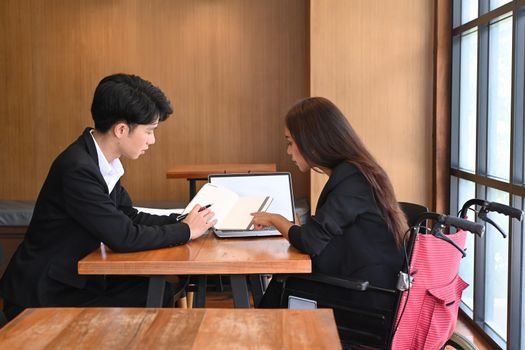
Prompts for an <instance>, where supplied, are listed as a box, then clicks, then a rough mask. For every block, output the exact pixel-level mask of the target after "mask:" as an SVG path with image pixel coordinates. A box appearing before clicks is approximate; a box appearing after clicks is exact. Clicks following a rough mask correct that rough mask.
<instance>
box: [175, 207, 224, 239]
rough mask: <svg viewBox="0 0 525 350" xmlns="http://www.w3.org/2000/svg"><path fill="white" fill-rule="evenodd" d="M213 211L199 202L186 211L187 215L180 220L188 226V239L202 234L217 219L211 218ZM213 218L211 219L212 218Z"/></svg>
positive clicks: (213, 214)
mask: <svg viewBox="0 0 525 350" xmlns="http://www.w3.org/2000/svg"><path fill="white" fill-rule="evenodd" d="M214 216H215V213H214V212H213V211H211V209H209V208H204V207H201V206H200V205H199V204H197V205H195V206H194V207H193V209H192V210H191V211H190V212H189V213H188V216H186V218H185V219H184V220H182V222H184V223H185V224H187V225H188V226H189V227H190V239H196V238H199V237H200V236H202V235H203V234H204V233H205V232H206V231H208V230H209V228H210V227H212V226H213V225H215V224H216V223H217V219H213V217H214ZM212 219H213V220H212Z"/></svg>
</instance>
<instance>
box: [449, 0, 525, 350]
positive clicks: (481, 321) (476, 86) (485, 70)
mask: <svg viewBox="0 0 525 350" xmlns="http://www.w3.org/2000/svg"><path fill="white" fill-rule="evenodd" d="M452 33H453V38H452V104H451V106H452V110H451V118H452V119H451V145H450V149H451V164H450V180H451V181H450V184H451V186H450V200H451V203H450V208H451V212H452V213H453V214H456V213H457V211H458V210H459V209H460V208H461V205H462V204H463V203H464V202H465V201H466V200H468V199H470V198H474V197H475V198H481V199H485V200H487V201H491V202H499V203H504V204H507V205H512V206H514V207H516V208H519V209H522V210H523V209H524V208H525V207H524V200H523V198H525V142H524V135H525V122H524V119H525V118H524V109H525V102H524V100H525V97H524V96H525V1H524V0H513V1H511V0H453V31H452ZM489 217H490V218H491V219H492V220H493V221H494V222H495V223H496V224H497V225H498V226H500V227H501V228H502V229H503V231H505V233H507V234H508V235H507V238H504V237H503V236H502V235H501V233H499V232H498V230H497V229H495V228H493V227H492V226H490V225H487V226H486V231H485V235H484V236H483V237H481V238H479V237H473V236H472V237H468V239H467V243H466V248H467V254H468V255H467V257H466V258H465V259H464V260H463V261H462V263H461V266H460V275H461V276H462V278H463V279H464V280H465V281H466V282H467V283H469V284H470V287H469V288H468V289H466V290H465V292H464V293H463V297H462V305H461V308H462V310H463V311H465V313H466V314H467V315H469V316H470V317H471V318H472V319H473V320H474V321H475V322H476V323H477V324H478V325H479V326H480V327H481V329H482V330H483V331H485V332H486V333H487V335H489V336H490V337H491V338H492V339H493V340H494V342H495V343H496V344H498V345H499V346H500V347H501V348H507V349H525V298H523V297H522V295H525V284H524V283H522V281H525V257H524V256H523V255H524V254H523V252H524V251H525V249H524V247H523V244H525V240H524V239H522V238H521V237H522V235H523V234H524V233H525V224H523V223H517V222H512V221H511V220H509V219H508V218H507V217H506V216H503V215H500V214H498V213H491V214H489ZM469 219H471V220H476V219H477V218H474V217H469Z"/></svg>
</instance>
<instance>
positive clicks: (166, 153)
mask: <svg viewBox="0 0 525 350" xmlns="http://www.w3.org/2000/svg"><path fill="white" fill-rule="evenodd" d="M306 7H307V4H306V2H305V1H304V0H287V1H281V0H268V1H255V0H250V1H245V0H229V1H226V0H213V1H212V0H200V1H192V0H184V1H182V0H179V1H174V0H150V1H140V0H126V1H124V0H121V1H118V0H115V1H106V0H90V1H83V0H53V1H40V0H4V1H1V2H0V23H1V25H0V53H1V54H0V128H1V131H2V137H1V138H0V168H1V169H2V181H1V182H0V198H1V199H35V198H36V195H37V193H38V191H39V189H40V186H41V184H42V182H43V180H44V178H45V176H46V175H47V171H48V169H49V166H50V163H51V161H52V160H53V159H54V158H55V157H56V155H57V154H58V153H59V152H60V151H61V150H62V149H63V148H64V147H66V146H67V145H68V144H69V143H70V142H72V141H73V140H74V139H75V138H76V137H77V136H78V135H79V134H80V133H81V132H82V131H83V128H84V127H86V126H91V125H92V122H91V117H90V112H89V110H90V104H91V98H92V94H93V90H94V89H95V87H96V85H97V83H98V81H99V80H100V79H101V78H102V77H103V76H106V75H108V74H111V73H115V72H127V73H134V74H138V75H140V76H142V77H143V78H145V79H148V80H150V81H152V82H153V83H154V84H155V85H157V86H159V87H160V88H161V89H163V90H164V92H165V93H166V94H167V96H168V97H169V98H170V100H171V101H172V103H173V106H174V111H175V113H174V115H173V116H172V117H171V118H170V119H168V120H167V121H166V122H165V123H163V124H162V125H161V126H160V127H159V129H158V132H157V133H156V137H157V142H156V144H155V145H153V146H152V147H151V149H150V151H149V152H148V153H146V154H145V155H144V156H142V157H141V158H140V159H139V160H137V161H125V162H124V166H125V168H126V174H125V177H124V179H123V182H124V184H125V186H126V187H127V189H128V191H129V192H130V194H131V195H132V197H133V198H134V200H143V201H151V200H176V201H185V200H187V192H188V190H187V184H186V181H184V180H167V179H166V176H165V173H166V170H167V169H168V168H169V167H170V166H171V165H175V164H188V163H208V162H213V163H217V162H247V163H248V162H250V163H251V162H261V163H273V162H275V163H277V167H278V169H279V170H283V171H292V173H293V180H294V185H295V186H294V187H295V191H296V194H297V196H299V197H301V196H306V195H307V193H308V189H307V186H308V176H307V174H300V173H299V172H298V171H297V170H296V169H295V166H294V165H293V163H292V162H291V161H290V160H289V157H288V156H287V155H286V149H285V143H284V137H283V128H284V123H283V118H284V115H285V113H286V111H287V109H288V108H289V107H290V106H291V105H292V104H293V103H294V102H295V101H297V100H298V99H299V98H302V97H304V96H306V95H307V93H308V92H307V86H308V74H307V43H306V40H307V34H308V33H307V32H306V25H305V24H306V16H307V13H306V10H307V9H306Z"/></svg>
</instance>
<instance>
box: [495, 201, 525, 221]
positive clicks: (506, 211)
mask: <svg viewBox="0 0 525 350" xmlns="http://www.w3.org/2000/svg"><path fill="white" fill-rule="evenodd" d="M487 210H488V211H495V212H498V213H500V214H503V215H507V216H510V217H511V218H514V219H516V220H518V221H521V220H522V219H523V212H522V211H521V210H519V209H516V208H513V207H511V206H508V205H505V204H501V203H496V202H491V203H489V204H488V205H487Z"/></svg>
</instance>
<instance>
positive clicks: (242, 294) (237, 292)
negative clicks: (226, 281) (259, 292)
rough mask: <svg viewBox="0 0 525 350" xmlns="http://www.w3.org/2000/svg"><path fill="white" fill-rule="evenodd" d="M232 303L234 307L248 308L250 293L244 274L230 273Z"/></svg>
mask: <svg viewBox="0 0 525 350" xmlns="http://www.w3.org/2000/svg"><path fill="white" fill-rule="evenodd" d="M230 281H231V285H232V293H233V304H234V306H235V307H236V308H250V295H249V294H248V284H247V283H246V276H245V275H230Z"/></svg>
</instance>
